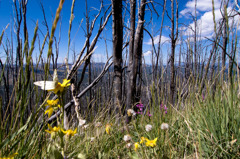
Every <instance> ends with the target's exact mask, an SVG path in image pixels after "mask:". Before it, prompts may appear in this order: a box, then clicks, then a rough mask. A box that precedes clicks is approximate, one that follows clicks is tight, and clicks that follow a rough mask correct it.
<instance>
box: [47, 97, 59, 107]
mask: <svg viewBox="0 0 240 159" xmlns="http://www.w3.org/2000/svg"><path fill="white" fill-rule="evenodd" d="M58 102H59V99H55V100H47V104H46V105H48V106H55V105H57V104H58Z"/></svg>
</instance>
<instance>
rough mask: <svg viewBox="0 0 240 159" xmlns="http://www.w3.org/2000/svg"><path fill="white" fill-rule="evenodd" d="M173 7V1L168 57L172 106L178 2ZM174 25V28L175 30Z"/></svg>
mask: <svg viewBox="0 0 240 159" xmlns="http://www.w3.org/2000/svg"><path fill="white" fill-rule="evenodd" d="M175 5H176V21H175V9H174V8H175V7H174V6H175ZM175 5H174V0H171V13H172V15H171V18H170V19H171V25H172V26H171V35H170V38H171V56H170V65H171V66H170V67H171V77H170V102H171V104H173V105H174V93H175V89H176V88H175V87H176V81H175V66H174V60H175V48H176V42H177V38H178V2H177V0H176V2H175ZM175 25H176V28H175Z"/></svg>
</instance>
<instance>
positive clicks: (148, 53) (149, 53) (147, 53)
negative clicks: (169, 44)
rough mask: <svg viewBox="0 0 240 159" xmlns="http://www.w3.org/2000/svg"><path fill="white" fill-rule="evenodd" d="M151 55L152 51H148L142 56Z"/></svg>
mask: <svg viewBox="0 0 240 159" xmlns="http://www.w3.org/2000/svg"><path fill="white" fill-rule="evenodd" d="M151 54H152V51H150V50H148V51H146V52H144V53H143V56H149V55H151Z"/></svg>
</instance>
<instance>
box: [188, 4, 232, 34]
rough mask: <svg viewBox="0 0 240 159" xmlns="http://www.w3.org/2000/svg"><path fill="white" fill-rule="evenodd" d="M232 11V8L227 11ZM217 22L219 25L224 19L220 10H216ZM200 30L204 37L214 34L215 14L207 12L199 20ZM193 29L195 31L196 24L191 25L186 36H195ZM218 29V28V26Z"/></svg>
mask: <svg viewBox="0 0 240 159" xmlns="http://www.w3.org/2000/svg"><path fill="white" fill-rule="evenodd" d="M231 10H232V8H231V7H229V8H228V9H227V11H228V13H230V11H231ZM214 12H215V21H216V24H217V25H219V22H220V20H221V19H222V14H221V12H220V9H215V11H214ZM231 21H232V19H229V22H231ZM197 25H198V30H200V32H201V36H202V37H209V38H210V37H211V36H212V35H213V33H214V22H213V14H212V11H208V12H205V13H204V14H203V15H202V16H201V17H200V18H199V19H198V20H197ZM190 28H192V29H193V30H194V22H193V23H191V24H190V25H189V28H188V29H187V30H186V31H185V34H184V35H187V36H191V35H193V31H192V30H191V29H190ZM217 28H218V26H217Z"/></svg>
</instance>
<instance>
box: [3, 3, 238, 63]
mask: <svg viewBox="0 0 240 159" xmlns="http://www.w3.org/2000/svg"><path fill="white" fill-rule="evenodd" d="M41 1H42V3H43V6H44V9H45V13H46V17H47V23H48V25H49V27H50V28H51V24H52V21H53V17H54V16H55V13H56V9H57V7H58V4H59V0H41ZM220 2H221V1H220V0H215V14H216V20H219V19H220V18H221V14H220V11H219V8H220ZM110 3H111V2H110V1H109V0H104V5H105V8H106V7H107V5H109V4H110ZM71 4H72V1H71V0H65V3H64V5H63V10H62V12H61V31H60V30H59V26H60V25H59V24H58V27H57V30H56V32H55V35H56V37H57V38H58V35H59V34H61V41H60V46H59V51H60V55H59V56H60V57H59V62H63V59H64V58H65V57H66V54H67V41H68V28H69V19H70V11H71ZM233 4H234V1H233V0H232V1H230V6H229V10H230V9H231V7H233ZM154 5H155V7H156V10H157V12H158V14H159V16H160V17H157V15H156V14H155V13H154V12H153V13H152V15H153V21H152V22H151V21H150V20H151V19H150V17H151V12H150V10H149V8H147V10H146V23H145V24H148V25H147V26H146V28H147V29H148V30H149V31H150V32H151V33H152V34H153V36H154V39H155V41H154V42H155V43H157V42H158V37H159V29H160V24H161V14H162V7H161V6H159V5H157V4H154ZM99 7H100V3H99V1H98V0H94V1H92V0H88V8H89V10H90V15H89V16H90V20H92V19H93V18H94V15H96V14H97V13H98V9H99ZM194 7H195V0H186V1H183V0H179V16H180V18H179V24H180V25H179V28H181V29H183V30H184V34H185V35H191V34H192V33H191V31H190V29H187V28H186V26H193V22H192V19H191V17H190V14H189V13H192V14H194ZM13 9H14V8H13V0H0V19H1V21H0V29H1V30H2V29H4V28H5V26H6V25H7V24H10V27H12V26H13V24H14V19H13V17H14V15H15V12H14V11H13ZM167 10H168V12H169V13H170V11H171V10H170V1H168V2H167ZM85 11H86V8H85V1H84V0H76V3H75V9H74V16H75V18H74V20H73V25H72V32H71V39H72V41H71V46H70V48H71V49H75V51H76V53H77V54H78V53H79V51H80V50H81V49H82V46H83V43H84V41H85V34H84V31H83V28H85V17H84V15H85ZM165 15H166V14H165ZM197 18H198V23H199V24H200V25H199V26H200V27H199V30H201V35H202V37H211V36H212V35H213V20H212V19H213V18H212V0H198V2H197ZM126 19H127V17H126ZM37 20H38V23H39V29H40V30H41V31H42V32H43V33H44V34H45V33H46V28H45V26H44V25H43V13H42V10H41V7H40V0H28V6H27V21H28V22H27V27H28V31H29V40H31V38H32V36H33V31H34V27H35V23H36V21H37ZM82 20H83V22H82V24H81V21H82ZM98 22H99V21H98ZM98 22H97V23H96V27H95V30H94V32H93V37H94V36H95V34H96V31H97V29H98V26H99V24H98ZM80 24H81V27H79V26H80ZM124 24H125V25H129V23H128V21H127V20H126V21H125V23H124ZM183 24H184V25H183ZM168 26H170V20H169V19H168V17H167V16H165V20H164V28H163V35H162V43H163V42H164V44H163V47H162V52H163V56H164V59H166V58H167V53H168V49H169V42H168V41H169V40H170V39H169V34H170V29H169V27H168ZM10 27H9V28H8V29H7V30H6V35H5V37H4V39H3V43H4V40H5V41H6V37H10V30H11V29H10ZM111 36H112V30H111V19H110V21H109V22H108V26H107V27H106V28H105V30H104V31H103V32H102V36H101V37H106V38H107V46H108V53H109V55H111V52H112V48H111V46H112V44H111V41H110V40H111ZM43 37H44V35H42V34H41V33H40V32H39V39H40V45H41V44H42V39H43ZM21 38H23V34H21ZM14 41H16V38H14ZM143 41H144V45H143V52H144V57H145V59H146V62H147V63H151V62H150V61H151V60H150V59H151V51H150V50H151V41H150V38H149V36H148V35H147V34H146V33H145V34H144V40H143ZM97 46H98V48H97V49H96V51H95V52H94V56H93V59H94V61H97V62H104V61H105V60H106V48H105V43H104V41H103V39H99V41H98V43H97ZM45 48H47V45H46V46H45ZM38 50H39V48H38V44H37V45H36V46H35V50H34V54H35V56H37V55H38V52H39V51H38ZM46 52H47V51H46V50H45V54H44V56H46ZM123 53H124V55H123V56H124V57H125V51H124V52H123ZM71 54H72V52H70V60H71V58H72V55H71ZM0 56H1V58H2V57H4V53H3V50H2V46H0Z"/></svg>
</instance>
